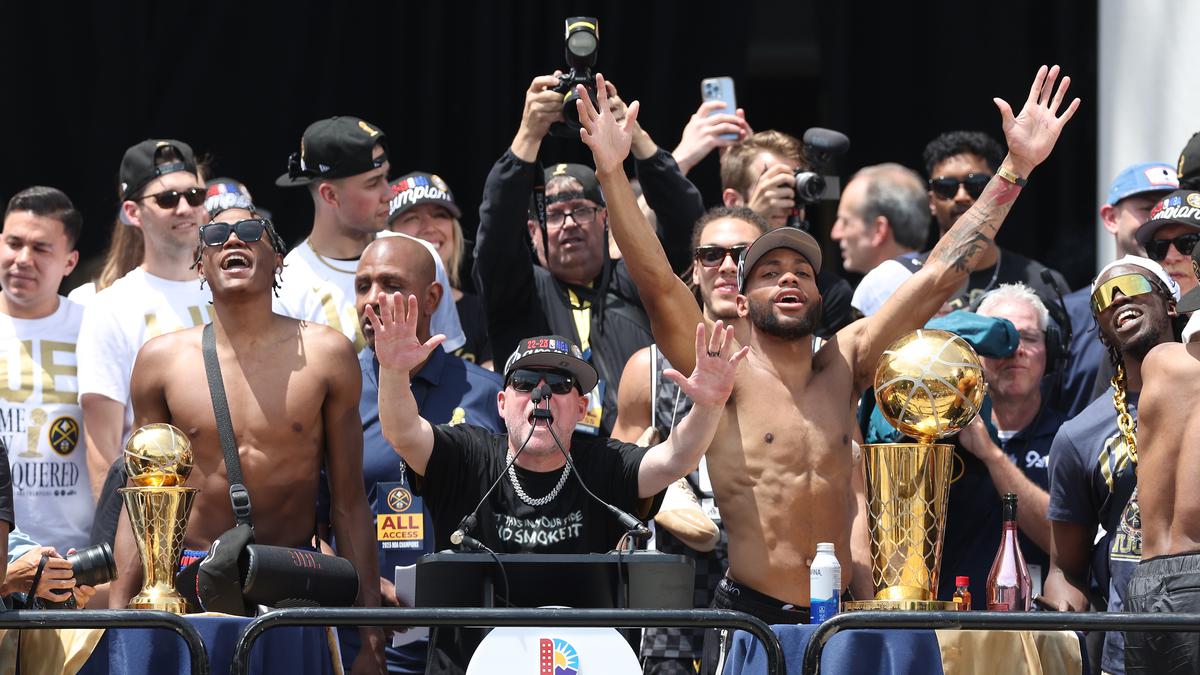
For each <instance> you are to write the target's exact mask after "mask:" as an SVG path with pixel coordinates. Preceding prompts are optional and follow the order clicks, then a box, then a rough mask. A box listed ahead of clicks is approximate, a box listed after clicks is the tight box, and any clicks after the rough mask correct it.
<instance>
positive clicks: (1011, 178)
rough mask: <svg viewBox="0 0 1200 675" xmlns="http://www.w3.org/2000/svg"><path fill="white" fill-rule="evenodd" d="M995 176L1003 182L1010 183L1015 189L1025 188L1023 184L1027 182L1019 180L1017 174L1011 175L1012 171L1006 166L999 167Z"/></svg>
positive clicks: (1022, 179)
mask: <svg viewBox="0 0 1200 675" xmlns="http://www.w3.org/2000/svg"><path fill="white" fill-rule="evenodd" d="M996 175H997V176H999V177H1001V178H1003V179H1004V180H1006V181H1008V182H1010V183H1012V184H1013V185H1016V186H1017V187H1022V188H1023V187H1025V183H1027V182H1029V181H1027V180H1026V179H1024V178H1021V177H1020V176H1018V175H1017V174H1015V173H1013V171H1012V170H1011V169H1009V168H1008V167H1006V166H1002V167H1000V170H999V171H997V172H996Z"/></svg>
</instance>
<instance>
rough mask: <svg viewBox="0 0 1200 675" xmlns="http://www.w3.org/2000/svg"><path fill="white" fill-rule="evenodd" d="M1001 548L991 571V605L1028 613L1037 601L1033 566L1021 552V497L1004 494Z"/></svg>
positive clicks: (990, 607)
mask: <svg viewBox="0 0 1200 675" xmlns="http://www.w3.org/2000/svg"><path fill="white" fill-rule="evenodd" d="M1002 504H1003V506H1002V507H1001V508H1002V521H1003V522H1002V524H1001V530H1000V550H998V551H996V559H995V560H994V561H992V570H991V571H990V572H988V580H987V608H988V610H990V611H999V612H1022V611H1024V612H1028V611H1029V609H1030V607H1031V605H1032V603H1033V584H1032V583H1031V582H1030V580H1029V568H1028V567H1026V566H1025V557H1024V556H1023V555H1021V545H1020V543H1019V542H1018V541H1017V496H1016V495H1015V494H1013V493H1011V492H1010V493H1008V494H1006V495H1004V499H1003V500H1002Z"/></svg>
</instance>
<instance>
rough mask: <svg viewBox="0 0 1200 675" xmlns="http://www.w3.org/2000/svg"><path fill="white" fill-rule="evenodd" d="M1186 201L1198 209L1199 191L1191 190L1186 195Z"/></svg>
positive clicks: (1199, 201)
mask: <svg viewBox="0 0 1200 675" xmlns="http://www.w3.org/2000/svg"><path fill="white" fill-rule="evenodd" d="M1187 203H1188V204H1189V205H1191V206H1193V207H1195V208H1198V209H1200V192H1193V193H1192V194H1190V195H1188V196H1187Z"/></svg>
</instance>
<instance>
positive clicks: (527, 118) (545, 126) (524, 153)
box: [512, 71, 563, 162]
mask: <svg viewBox="0 0 1200 675" xmlns="http://www.w3.org/2000/svg"><path fill="white" fill-rule="evenodd" d="M558 74H559V71H554V74H553V75H539V76H537V77H535V78H533V81H532V82H530V83H529V89H527V90H525V108H524V109H523V110H522V112H521V127H520V128H519V129H518V130H517V135H516V137H515V138H514V139H513V144H512V150H513V153H514V154H515V155H516V156H517V157H520V158H521V159H523V160H525V161H527V162H532V161H534V160H536V159H537V153H538V148H540V147H541V143H542V139H543V138H545V136H546V134H547V133H548V132H549V131H550V125H551V124H554V123H555V122H561V121H562V120H563V116H562V99H563V97H562V94H559V93H558V92H556V91H554V87H557V86H558V77H557V76H558Z"/></svg>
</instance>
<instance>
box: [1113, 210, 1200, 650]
mask: <svg viewBox="0 0 1200 675" xmlns="http://www.w3.org/2000/svg"><path fill="white" fill-rule="evenodd" d="M1176 199H1178V201H1176ZM1198 215H1200V192H1191V191H1182V190H1181V191H1179V192H1174V193H1171V195H1169V196H1168V197H1167V198H1166V199H1164V200H1163V201H1161V202H1159V204H1158V205H1157V206H1155V208H1154V212H1153V215H1152V216H1151V217H1152V218H1154V217H1166V216H1170V217H1174V218H1183V217H1186V218H1197V216H1198ZM1191 257H1192V273H1193V274H1194V275H1195V276H1196V277H1200V273H1197V272H1198V271H1200V248H1197V247H1193V249H1192V256H1191ZM1197 309H1200V288H1197V289H1192V290H1191V291H1189V292H1188V293H1187V294H1186V295H1184V296H1183V299H1182V300H1180V301H1179V307H1178V310H1179V311H1180V312H1190V311H1195V310H1197ZM1142 377H1143V379H1144V386H1143V390H1142V398H1141V417H1140V420H1139V428H1138V436H1137V443H1138V454H1137V455H1136V457H1138V459H1139V460H1140V461H1139V462H1138V494H1139V501H1140V504H1141V525H1142V556H1141V562H1139V563H1138V566H1137V569H1136V570H1134V572H1133V577H1132V578H1131V579H1130V581H1129V602H1128V609H1129V611H1134V612H1197V611H1200V593H1198V592H1197V591H1198V590H1200V518H1197V515H1198V514H1200V492H1198V491H1197V490H1196V488H1195V480H1196V475H1197V474H1196V471H1197V468H1200V435H1198V434H1200V416H1197V415H1195V414H1194V412H1195V409H1196V403H1197V401H1200V345H1197V344H1194V343H1187V344H1167V345H1160V346H1159V347H1157V348H1155V349H1154V350H1152V351H1151V352H1150V353H1149V354H1148V355H1147V356H1146V359H1145V361H1144V362H1143V363H1142ZM1197 663H1200V643H1198V642H1197V640H1196V638H1195V635H1194V634H1187V633H1163V634H1160V635H1156V636H1154V637H1153V638H1149V637H1148V636H1147V635H1145V634H1141V633H1134V632H1129V633H1126V635H1125V664H1126V672H1130V673H1134V672H1138V673H1143V672H1144V673H1151V672H1153V673H1174V672H1196V671H1195V669H1196V664H1197Z"/></svg>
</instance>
